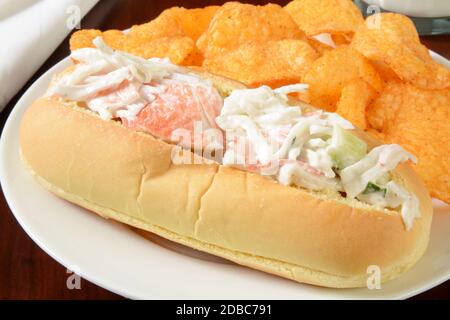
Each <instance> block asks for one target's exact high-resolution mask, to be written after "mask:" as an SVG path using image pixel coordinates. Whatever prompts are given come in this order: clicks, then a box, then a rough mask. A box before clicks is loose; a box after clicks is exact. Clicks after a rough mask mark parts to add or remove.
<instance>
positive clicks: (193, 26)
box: [160, 6, 220, 41]
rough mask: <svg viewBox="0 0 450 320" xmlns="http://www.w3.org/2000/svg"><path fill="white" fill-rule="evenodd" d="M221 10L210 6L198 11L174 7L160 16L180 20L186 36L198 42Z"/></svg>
mask: <svg viewBox="0 0 450 320" xmlns="http://www.w3.org/2000/svg"><path fill="white" fill-rule="evenodd" d="M219 8H220V7H219V6H208V7H204V8H198V9H185V8H180V7H172V8H170V9H167V10H164V11H163V12H162V13H161V15H160V16H166V17H167V18H168V19H176V20H178V21H179V23H180V24H181V26H182V28H183V31H184V33H185V35H186V36H188V37H190V38H192V39H193V40H194V41H196V40H197V39H198V37H200V35H201V34H202V33H203V32H204V31H205V30H206V29H207V28H208V25H209V22H210V21H211V19H212V17H213V16H214V14H215V13H216V11H217V10H218V9H219Z"/></svg>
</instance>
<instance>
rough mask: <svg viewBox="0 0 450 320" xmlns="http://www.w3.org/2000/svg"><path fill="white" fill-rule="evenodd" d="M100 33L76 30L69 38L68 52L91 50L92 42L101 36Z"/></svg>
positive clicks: (89, 30)
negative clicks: (83, 49)
mask: <svg viewBox="0 0 450 320" xmlns="http://www.w3.org/2000/svg"><path fill="white" fill-rule="evenodd" d="M101 35H102V32H101V31H100V30H96V29H84V30H78V31H76V32H74V33H73V34H72V36H71V37H70V41H69V42H70V50H71V51H74V50H77V49H82V48H92V47H94V45H93V44H92V40H94V39H95V38H97V37H98V36H101Z"/></svg>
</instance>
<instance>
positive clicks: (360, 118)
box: [336, 79, 376, 129]
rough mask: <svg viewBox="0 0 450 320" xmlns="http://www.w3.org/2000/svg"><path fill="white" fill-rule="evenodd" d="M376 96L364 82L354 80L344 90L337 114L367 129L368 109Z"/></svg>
mask: <svg viewBox="0 0 450 320" xmlns="http://www.w3.org/2000/svg"><path fill="white" fill-rule="evenodd" d="M375 94H376V92H375V90H374V89H373V88H372V87H371V86H370V85H368V84H367V83H366V82H365V81H364V80H360V79H356V80H353V81H351V82H349V83H348V84H347V85H346V86H345V87H344V88H343V89H342V93H341V97H340V98H339V102H338V104H337V108H336V112H337V113H338V114H340V115H341V116H342V117H344V118H345V119H347V120H348V121H350V122H351V123H353V124H354V125H356V126H358V127H359V128H361V129H366V127H367V121H366V107H367V106H368V105H369V103H370V102H371V100H372V99H373V98H374V97H375Z"/></svg>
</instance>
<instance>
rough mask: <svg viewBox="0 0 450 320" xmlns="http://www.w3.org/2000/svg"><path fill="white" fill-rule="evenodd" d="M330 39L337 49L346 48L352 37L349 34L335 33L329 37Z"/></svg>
mask: <svg viewBox="0 0 450 320" xmlns="http://www.w3.org/2000/svg"><path fill="white" fill-rule="evenodd" d="M331 39H333V42H334V43H335V44H336V46H337V47H339V46H346V45H348V44H350V42H351V41H352V35H351V34H349V33H336V34H332V35H331Z"/></svg>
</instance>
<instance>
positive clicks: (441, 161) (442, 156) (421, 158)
mask: <svg viewBox="0 0 450 320" xmlns="http://www.w3.org/2000/svg"><path fill="white" fill-rule="evenodd" d="M449 106H450V90H447V89H442V90H426V89H419V88H416V87H414V86H412V85H410V84H407V83H401V82H397V81H393V82H389V83H388V84H387V85H386V87H385V89H384V90H383V92H382V93H381V95H380V96H379V97H378V98H376V99H375V100H374V101H373V103H372V104H370V105H369V107H368V109H367V119H368V122H369V124H370V125H371V126H372V127H373V128H374V129H376V130H377V131H378V132H381V135H379V137H382V138H384V142H385V143H398V144H400V145H402V146H403V147H405V149H407V150H408V151H410V152H412V153H413V154H415V155H416V156H417V158H418V164H417V165H416V166H415V169H416V170H417V172H418V173H419V175H420V176H421V177H422V179H423V180H424V181H425V184H426V185H427V187H428V190H429V191H430V193H431V196H433V197H436V198H438V199H441V200H443V201H445V202H447V203H450V161H449V156H450V108H449Z"/></svg>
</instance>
